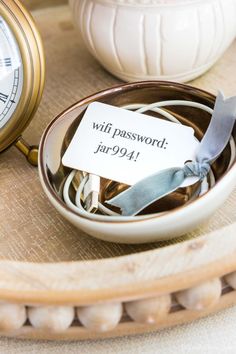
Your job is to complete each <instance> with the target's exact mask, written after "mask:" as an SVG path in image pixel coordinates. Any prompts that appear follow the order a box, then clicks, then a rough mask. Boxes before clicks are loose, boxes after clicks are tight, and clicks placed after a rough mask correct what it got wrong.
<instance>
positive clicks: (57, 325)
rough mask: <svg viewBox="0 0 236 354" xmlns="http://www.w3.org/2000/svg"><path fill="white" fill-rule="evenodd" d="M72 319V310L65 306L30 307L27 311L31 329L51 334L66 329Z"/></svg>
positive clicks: (73, 315) (73, 313)
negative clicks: (46, 331)
mask: <svg viewBox="0 0 236 354" xmlns="http://www.w3.org/2000/svg"><path fill="white" fill-rule="evenodd" d="M74 317H75V311H74V308H73V307H67V306H58V307H57V306H44V307H30V308H29V310H28V318H29V321H30V323H31V324H32V326H33V327H35V328H40V329H44V330H45V329H46V330H49V331H52V332H61V331H65V330H66V329H68V328H69V327H70V325H71V323H72V322H73V320H74Z"/></svg>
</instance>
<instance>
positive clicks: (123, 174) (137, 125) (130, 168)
mask: <svg viewBox="0 0 236 354" xmlns="http://www.w3.org/2000/svg"><path fill="white" fill-rule="evenodd" d="M198 146H199V142H198V141H197V140H196V138H195V137H194V130H193V129H192V128H191V127H188V126H185V125H182V124H177V123H173V122H169V121H165V120H163V119H159V118H154V117H151V116H148V115H145V114H140V113H136V112H131V111H128V110H125V109H122V108H118V107H114V106H110V105H107V104H103V103H100V102H93V103H91V104H90V105H89V106H88V108H87V110H86V112H85V114H84V117H83V119H82V121H81V123H80V125H79V127H78V129H77V131H76V133H75V135H74V137H73V139H72V141H71V143H70V145H69V147H68V149H67V150H66V152H65V154H64V156H63V158H62V163H63V165H65V166H68V167H70V168H73V169H77V170H81V171H86V172H88V173H92V174H95V175H99V176H101V177H105V178H108V179H111V180H114V181H117V182H122V183H125V184H128V185H133V184H135V183H136V182H138V181H139V180H141V179H143V178H145V177H147V176H149V175H151V174H153V173H156V172H158V171H161V170H163V169H166V168H170V167H182V166H183V165H184V163H185V162H186V161H188V160H194V158H195V156H196V150H197V148H198ZM196 180H197V178H195V177H192V178H189V179H188V181H187V183H186V182H185V184H184V185H189V184H192V183H194V182H195V181H196Z"/></svg>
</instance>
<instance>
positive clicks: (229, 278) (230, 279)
mask: <svg viewBox="0 0 236 354" xmlns="http://www.w3.org/2000/svg"><path fill="white" fill-rule="evenodd" d="M224 279H225V281H226V283H227V284H229V285H230V286H231V288H233V289H235V290H236V272H233V273H230V274H228V275H226V276H225V278H224Z"/></svg>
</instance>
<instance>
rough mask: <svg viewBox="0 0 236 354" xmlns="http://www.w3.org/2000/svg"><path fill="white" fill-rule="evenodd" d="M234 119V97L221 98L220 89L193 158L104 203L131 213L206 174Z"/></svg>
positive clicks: (235, 112)
mask: <svg viewBox="0 0 236 354" xmlns="http://www.w3.org/2000/svg"><path fill="white" fill-rule="evenodd" d="M235 119H236V97H231V98H228V99H225V97H224V95H223V94H222V93H221V92H220V93H219V94H218V96H217V99H216V102H215V107H214V112H213V115H212V118H211V122H210V124H209V127H208V129H207V131H206V133H205V135H204V137H203V139H202V141H201V143H200V145H199V149H198V152H197V155H196V161H192V162H188V163H186V164H185V165H184V166H183V167H176V168H169V169H165V170H163V171H159V172H158V173H155V174H153V175H151V176H148V177H146V178H144V179H142V180H141V181H139V182H138V183H136V184H134V185H133V186H131V187H130V188H128V189H127V190H126V191H124V192H122V193H120V194H118V195H117V196H115V197H114V198H112V199H110V200H109V201H107V203H108V204H110V205H113V206H116V207H118V208H120V209H121V213H122V215H124V216H132V215H136V214H138V213H139V212H140V211H141V210H143V209H144V208H146V207H147V206H148V205H150V204H152V203H153V202H154V201H157V200H159V199H160V198H162V197H164V196H166V195H168V194H170V193H172V192H174V191H175V190H176V189H178V188H179V187H180V186H181V185H182V184H183V182H184V181H185V179H186V178H187V177H192V176H197V177H198V178H199V180H202V179H203V178H204V177H205V176H206V175H207V174H208V172H209V170H210V165H211V163H212V162H213V161H214V160H215V159H216V158H217V157H218V156H219V155H220V154H221V152H222V151H223V150H224V148H225V147H226V145H227V144H228V142H229V139H230V136H231V134H232V130H233V127H234V123H235Z"/></svg>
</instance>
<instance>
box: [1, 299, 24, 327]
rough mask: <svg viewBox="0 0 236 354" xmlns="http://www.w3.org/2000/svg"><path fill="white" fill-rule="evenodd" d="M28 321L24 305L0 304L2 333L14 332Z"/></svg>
mask: <svg viewBox="0 0 236 354" xmlns="http://www.w3.org/2000/svg"><path fill="white" fill-rule="evenodd" d="M25 321H26V309H25V306H23V305H14V304H7V303H1V304H0V331H14V330H17V329H19V328H21V327H22V326H23V324H24V323H25Z"/></svg>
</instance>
